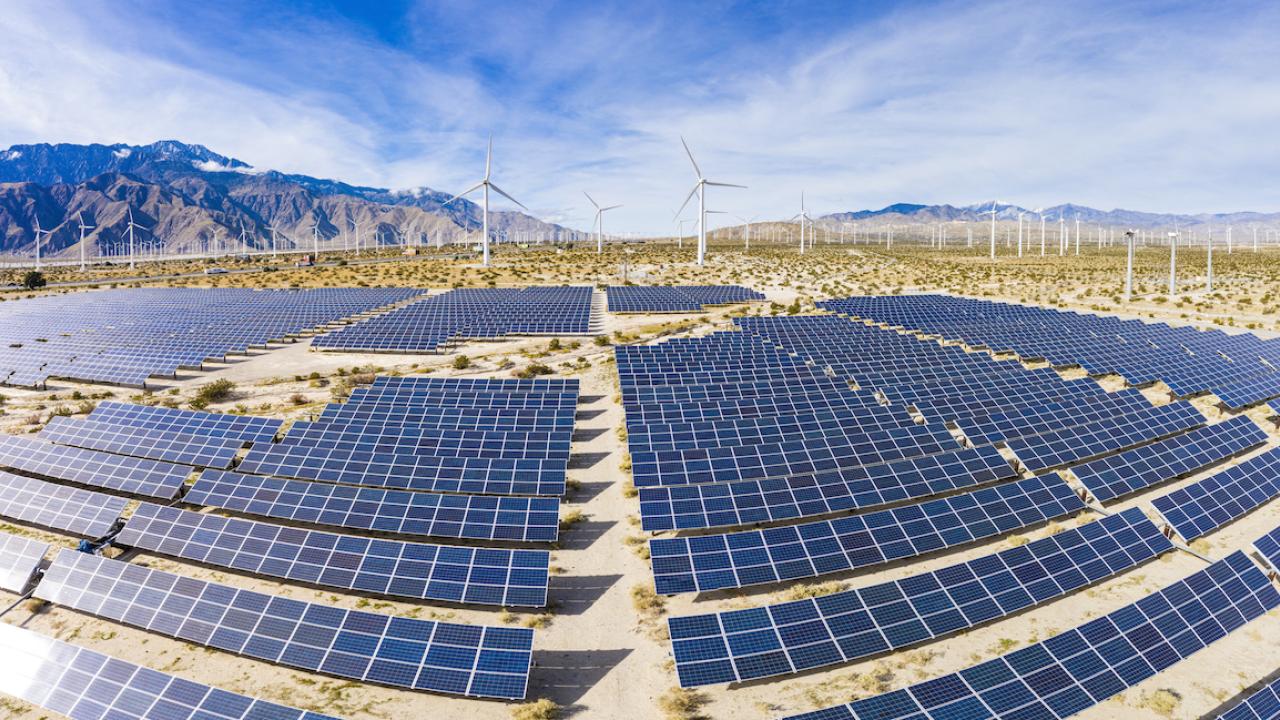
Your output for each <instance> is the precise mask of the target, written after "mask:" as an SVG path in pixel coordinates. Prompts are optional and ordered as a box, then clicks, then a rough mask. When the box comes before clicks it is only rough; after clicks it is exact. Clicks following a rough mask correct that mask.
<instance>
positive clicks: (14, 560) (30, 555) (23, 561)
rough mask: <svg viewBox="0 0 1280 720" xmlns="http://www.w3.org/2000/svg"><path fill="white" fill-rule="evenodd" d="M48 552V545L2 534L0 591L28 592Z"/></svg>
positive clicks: (0, 546) (0, 538)
mask: <svg viewBox="0 0 1280 720" xmlns="http://www.w3.org/2000/svg"><path fill="white" fill-rule="evenodd" d="M48 552H49V544H48V543H42V542H40V541H38V540H32V539H31V538H24V537H19V536H17V535H10V534H9V533H6V532H0V590H7V591H9V592H11V593H15V594H17V593H21V592H22V591H24V590H26V588H27V584H28V583H30V582H31V576H32V575H34V574H35V572H36V569H37V568H39V567H40V563H41V562H42V561H43V560H44V556H45V554H46V553H48Z"/></svg>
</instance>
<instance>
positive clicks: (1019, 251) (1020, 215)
mask: <svg viewBox="0 0 1280 720" xmlns="http://www.w3.org/2000/svg"><path fill="white" fill-rule="evenodd" d="M1026 214H1027V211H1026V210H1019V211H1018V257H1022V216H1023V215H1026Z"/></svg>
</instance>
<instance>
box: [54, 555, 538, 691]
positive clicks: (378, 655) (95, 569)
mask: <svg viewBox="0 0 1280 720" xmlns="http://www.w3.org/2000/svg"><path fill="white" fill-rule="evenodd" d="M36 597H39V598H41V599H43V600H47V601H49V602H52V603H56V604H58V605H64V606H66V607H69V608H72V609H75V610H79V611H81V612H85V613H88V614H90V615H95V616H98V617H104V618H108V619H110V620H115V621H118V622H123V623H125V624H127V625H133V626H135V627H140V628H142V629H144V630H150V631H152V632H156V633H160V634H161V635H167V636H169V637H174V638H178V639H179V640H185V641H187V642H192V643H196V644H198V645H204V646H206V647H213V648H218V649H220V650H225V651H227V652H232V653H236V654H239V655H244V656H247V657H252V658H257V659H259V660H265V661H267V662H270V663H278V664H280V665H285V666H289V667H295V668H299V669H302V670H312V671H317V672H321V673H326V674H329V675H335V676H338V677H343V678H350V679H352V680H359V681H361V682H372V683H379V684H383V685H392V686H395V687H404V688H412V689H415V690H430V691H433V692H442V693H450V694H455V695H468V696H473V697H488V698H503V699H521V698H523V697H524V695H525V687H526V685H527V684H528V678H529V664H530V660H531V656H532V649H533V631H532V630H527V629H524V628H501V627H484V626H474V625H459V624H454V623H440V622H434V621H430V620H416V619H413V618H407V617H390V616H387V615H379V614H375V613H370V612H361V611H358V610H345V609H342V608H335V607H328V606H325V605H319V604H316V603H307V602H302V601H299V600H291V599H289V598H284V597H279V596H272V595H267V594H264V593H257V592H250V591H248V590H240V589H237V588H234V587H230V586H228V585H220V584H217V583H211V582H205V581H202V580H195V579H193V578H187V577H182V576H181V575H175V574H172V573H167V572H161V571H159V570H152V569H149V568H145V567H141V566H139V565H131V564H129V563H125V562H120V561H118V560H109V559H107V558H104V557H99V556H96V555H90V554H87V553H81V552H76V551H74V550H63V551H62V552H61V553H59V555H58V557H57V559H56V560H55V561H54V562H53V565H51V566H50V567H49V569H48V570H47V571H46V572H45V574H44V578H43V579H42V580H41V581H40V584H39V585H38V586H37V587H36Z"/></svg>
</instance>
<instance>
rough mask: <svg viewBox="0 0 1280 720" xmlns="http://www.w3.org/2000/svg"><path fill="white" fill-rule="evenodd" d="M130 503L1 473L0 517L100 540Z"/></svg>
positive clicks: (87, 491)
mask: <svg viewBox="0 0 1280 720" xmlns="http://www.w3.org/2000/svg"><path fill="white" fill-rule="evenodd" d="M127 504H128V501H127V500H125V499H124V498H118V497H112V496H111V495H103V494H102V493H96V492H91V491H89V490H81V489H79V488H72V487H67V486H65V485H56V484H54V483H47V482H44V481H43V480H35V479H32V478H28V477H22V476H19V475H13V474H11V473H7V472H2V471H0V517H6V518H11V519H13V520H19V521H21V522H26V523H31V524H33V525H42V526H44V527H47V528H53V529H55V530H66V531H69V532H73V533H75V534H77V535H84V536H85V537H91V538H100V537H102V536H103V535H106V534H107V532H108V531H109V530H111V526H112V525H114V524H115V522H116V520H118V519H120V516H121V515H122V514H124V508H125V505H127Z"/></svg>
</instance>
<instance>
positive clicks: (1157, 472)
mask: <svg viewBox="0 0 1280 720" xmlns="http://www.w3.org/2000/svg"><path fill="white" fill-rule="evenodd" d="M1266 441H1267V434H1266V433H1265V432H1263V431H1262V429H1261V428H1259V427H1258V426H1257V425H1255V424H1254V422H1253V421H1252V420H1250V419H1249V418H1248V417H1245V416H1243V415H1242V416H1240V417H1234V418H1231V419H1230V420H1227V421H1226V422H1221V423H1217V424H1215V425H1209V426H1206V427H1202V428H1198V429H1196V430H1192V431H1190V432H1188V433H1185V434H1183V435H1175V436H1173V437H1171V438H1169V439H1167V440H1161V441H1160V442H1156V443H1152V444H1151V445H1143V446H1141V447H1136V448H1134V449H1132V450H1126V451H1125V452H1122V453H1120V454H1118V455H1111V456H1108V457H1104V458H1099V459H1097V460H1093V461H1091V462H1087V463H1085V464H1083V465H1077V466H1075V467H1073V468H1071V473H1072V474H1073V475H1075V476H1076V477H1077V478H1079V480H1080V482H1081V484H1083V485H1084V486H1085V487H1086V488H1088V489H1089V493H1090V494H1091V495H1093V496H1094V497H1095V498H1097V499H1098V500H1099V501H1100V502H1106V501H1108V500H1111V499H1114V498H1117V497H1120V496H1122V495H1127V494H1129V493H1131V492H1136V491H1138V490H1142V489H1144V488H1148V487H1151V486H1153V485H1156V484H1159V483H1162V482H1166V481H1168V480H1172V479H1174V478H1177V477H1181V476H1183V475H1188V474H1190V473H1193V472H1196V471H1198V470H1201V469H1203V468H1206V467H1208V466H1210V465H1212V464H1214V463H1217V462H1221V461H1223V460H1225V459H1227V458H1229V457H1232V456H1235V455H1239V454H1240V453H1243V452H1245V451H1247V450H1250V449H1252V448H1255V447H1257V446H1258V445H1261V444H1262V443H1264V442H1266Z"/></svg>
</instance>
